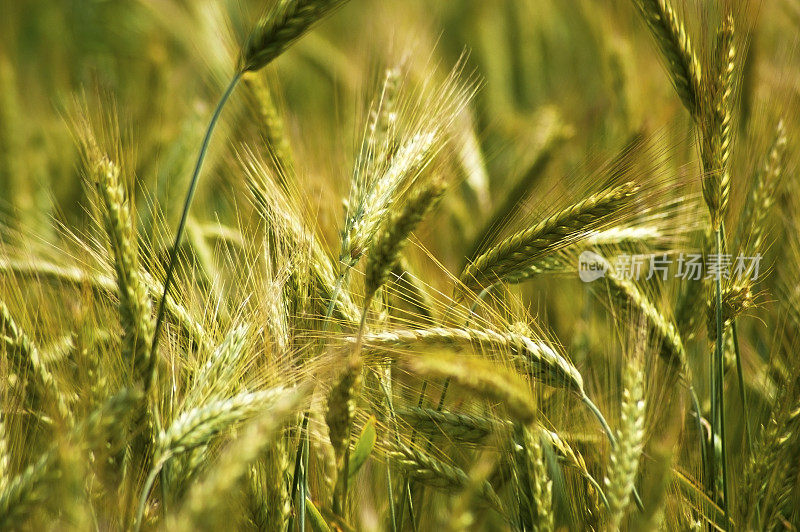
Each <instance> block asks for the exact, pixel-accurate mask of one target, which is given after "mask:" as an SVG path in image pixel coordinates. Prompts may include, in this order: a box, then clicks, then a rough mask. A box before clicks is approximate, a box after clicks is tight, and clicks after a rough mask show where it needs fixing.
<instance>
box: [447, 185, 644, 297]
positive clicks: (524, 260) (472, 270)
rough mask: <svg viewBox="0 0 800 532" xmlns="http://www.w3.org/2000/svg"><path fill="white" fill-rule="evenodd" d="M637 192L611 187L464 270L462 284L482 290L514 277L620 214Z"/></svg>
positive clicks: (507, 241) (509, 240)
mask: <svg viewBox="0 0 800 532" xmlns="http://www.w3.org/2000/svg"><path fill="white" fill-rule="evenodd" d="M638 190H639V187H638V186H637V185H636V184H635V183H632V182H628V183H623V184H622V185H619V186H615V187H611V188H609V189H606V190H604V191H602V192H599V193H597V194H593V195H591V196H589V197H588V198H586V199H584V200H582V201H580V202H578V203H576V204H574V205H571V206H570V207H567V208H566V209H564V210H562V211H561V212H558V213H556V214H554V215H553V216H551V217H550V218H547V219H545V220H543V221H541V222H539V223H538V224H536V225H534V226H533V227H531V228H529V229H525V230H523V231H520V232H519V233H516V234H513V235H511V236H509V237H508V238H506V239H504V240H503V241H502V242H500V243H499V244H497V245H495V246H493V247H491V248H490V249H488V250H487V251H486V252H485V253H483V254H482V255H480V256H479V257H478V258H476V259H475V261H474V262H472V263H471V264H469V265H468V266H467V267H466V268H464V271H463V272H462V273H461V275H460V277H459V281H460V282H461V283H463V285H464V286H465V287H466V288H468V289H471V290H479V289H481V288H485V287H487V286H490V285H492V284H494V283H496V282H498V281H502V280H505V279H507V278H510V277H513V276H514V275H515V274H517V273H519V272H520V271H522V270H524V269H526V268H528V267H530V266H531V265H533V264H534V263H535V262H536V261H537V260H538V259H540V258H541V257H542V256H543V255H545V254H546V253H549V252H553V251H556V250H558V249H559V248H561V247H564V246H566V245H567V244H569V243H571V242H573V241H575V240H577V239H579V238H581V236H582V235H585V234H586V231H587V228H588V227H591V226H592V225H593V224H596V223H597V222H598V221H601V220H602V219H604V218H606V217H608V216H611V215H613V214H615V213H617V212H618V211H619V209H620V208H622V207H624V206H625V205H627V204H629V203H630V202H631V201H632V200H633V197H634V196H635V194H636V192H637V191H638Z"/></svg>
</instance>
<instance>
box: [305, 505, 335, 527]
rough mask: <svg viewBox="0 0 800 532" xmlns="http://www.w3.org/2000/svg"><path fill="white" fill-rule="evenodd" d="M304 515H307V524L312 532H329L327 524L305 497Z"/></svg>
mask: <svg viewBox="0 0 800 532" xmlns="http://www.w3.org/2000/svg"><path fill="white" fill-rule="evenodd" d="M306 514H308V522H309V523H311V528H312V529H313V530H314V532H331V529H330V527H329V526H328V523H326V522H325V519H324V518H323V517H322V514H321V513H319V510H317V507H316V506H314V503H313V502H311V499H309V498H308V497H306Z"/></svg>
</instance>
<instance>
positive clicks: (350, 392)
mask: <svg viewBox="0 0 800 532" xmlns="http://www.w3.org/2000/svg"><path fill="white" fill-rule="evenodd" d="M361 370H362V363H361V360H360V359H358V358H357V357H351V358H350V360H349V361H348V364H347V368H346V369H345V371H344V373H343V374H342V376H341V377H340V378H339V382H337V383H336V385H335V386H334V387H333V389H331V391H330V393H329V394H328V404H327V409H326V411H325V423H326V424H327V425H328V434H329V437H330V441H331V445H332V446H333V450H334V452H335V453H336V462H337V483H336V487H335V489H334V497H333V507H334V511H335V512H336V513H337V514H339V515H342V516H343V515H344V511H345V506H346V500H347V490H348V488H347V485H348V480H349V478H348V477H349V474H348V472H349V471H350V436H351V431H352V428H353V419H354V418H355V413H356V394H357V393H358V390H359V388H360V387H361V381H362V377H361Z"/></svg>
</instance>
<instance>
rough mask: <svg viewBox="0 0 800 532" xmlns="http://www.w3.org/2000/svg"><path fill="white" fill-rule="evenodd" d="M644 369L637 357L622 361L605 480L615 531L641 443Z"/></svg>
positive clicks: (632, 483)
mask: <svg viewBox="0 0 800 532" xmlns="http://www.w3.org/2000/svg"><path fill="white" fill-rule="evenodd" d="M643 381H644V372H643V370H642V361H641V359H640V357H638V356H634V357H633V360H630V361H626V363H625V365H624V368H623V392H622V410H621V416H620V417H621V427H620V429H619V430H618V431H617V447H616V448H614V449H612V451H611V459H610V460H611V463H610V465H609V471H608V476H607V477H606V479H605V485H606V496H607V497H608V504H609V513H610V518H609V530H619V529H620V523H621V522H622V519H623V518H624V517H625V512H626V510H627V508H628V504H629V502H630V497H631V493H632V492H633V490H634V488H635V480H636V472H637V470H638V469H639V458H640V456H641V454H642V448H643V446H644V415H645V399H644V383H643Z"/></svg>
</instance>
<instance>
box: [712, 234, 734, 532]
mask: <svg viewBox="0 0 800 532" xmlns="http://www.w3.org/2000/svg"><path fill="white" fill-rule="evenodd" d="M722 231H723V229H722V227H720V228H719V229H718V230H717V255H718V256H719V255H721V254H722ZM716 277H717V280H716V285H717V294H716V295H717V309H716V310H717V311H716V314H717V356H716V359H717V361H716V362H717V383H716V385H717V391H718V393H719V434H720V443H721V447H722V457H721V462H722V464H721V466H722V509H723V510H724V511H725V527H724V528H725V530H727V529H728V523H730V517H729V515H728V466H727V449H726V447H727V445H726V443H725V389H724V388H725V387H724V382H723V381H724V378H725V371H724V353H723V351H722V336H723V330H722V276H721V275H717V276H716ZM712 442H713V440H712Z"/></svg>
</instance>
